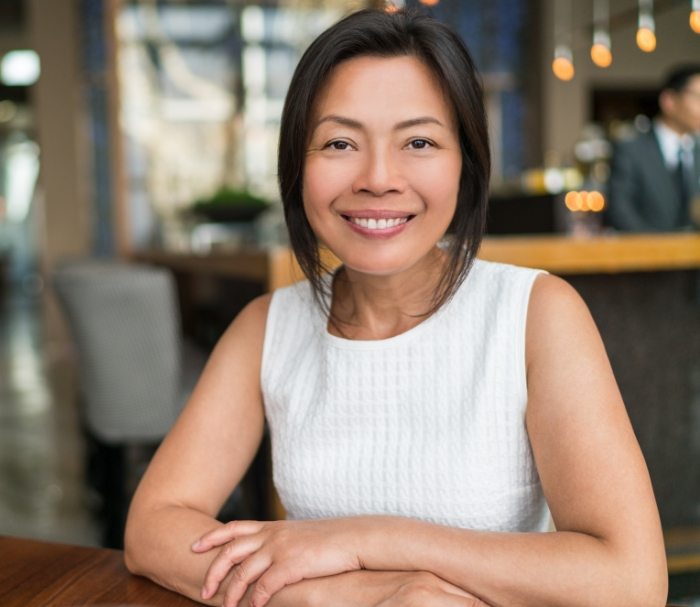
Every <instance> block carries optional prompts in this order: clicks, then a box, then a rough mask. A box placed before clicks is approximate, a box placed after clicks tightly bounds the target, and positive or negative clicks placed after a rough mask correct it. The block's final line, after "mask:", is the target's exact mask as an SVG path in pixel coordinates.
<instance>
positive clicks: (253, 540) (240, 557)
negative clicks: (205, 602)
mask: <svg viewBox="0 0 700 607" xmlns="http://www.w3.org/2000/svg"><path fill="white" fill-rule="evenodd" d="M262 543H263V540H262V538H261V537H259V536H255V535H253V536H247V537H246V536H244V537H240V538H236V539H234V540H232V541H230V542H229V543H228V544H226V545H225V546H224V547H223V548H222V549H221V551H220V552H219V554H218V555H217V556H216V558H215V559H214V560H213V561H212V562H211V565H209V569H208V570H207V573H206V575H205V576H204V583H203V584H202V593H201V595H202V598H203V599H210V598H211V597H213V596H214V595H215V594H216V592H217V590H218V589H219V585H220V584H221V582H222V581H223V580H224V578H225V577H226V576H227V575H228V574H229V571H231V569H232V568H233V567H234V566H236V565H239V563H240V564H241V565H242V564H243V562H244V560H245V559H247V560H248V561H250V560H251V559H250V558H248V557H250V555H251V554H254V553H256V552H257V551H258V550H259V549H260V547H261V546H262ZM251 558H252V557H251ZM253 562H257V561H253ZM241 565H239V566H238V568H237V570H240V569H241ZM268 566H269V564H268ZM262 571H264V569H263V570H262ZM262 571H260V572H259V573H258V574H257V576H256V577H255V578H254V579H257V577H258V576H259V575H260V574H261V573H262ZM248 577H250V576H249V575H246V578H248ZM243 592H245V588H243ZM242 594H243V593H241V596H242ZM239 598H240V596H239ZM234 604H235V603H234Z"/></svg>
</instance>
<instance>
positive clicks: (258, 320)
mask: <svg viewBox="0 0 700 607" xmlns="http://www.w3.org/2000/svg"><path fill="white" fill-rule="evenodd" d="M272 296H273V294H272V293H266V294H265V295H261V296H259V297H256V298H255V299H253V300H252V301H251V302H249V303H248V304H247V305H246V306H245V307H244V308H243V309H242V310H241V311H240V312H239V313H238V315H237V316H236V318H234V320H233V322H232V323H231V324H230V325H229V327H228V329H226V332H225V333H224V335H223V336H222V338H221V340H220V341H219V344H218V345H217V350H228V349H229V348H231V347H235V346H236V345H237V344H239V343H241V342H243V343H245V344H246V345H247V346H248V347H251V346H252V347H254V346H256V345H259V347H260V351H262V343H263V338H264V336H265V325H266V324H267V316H268V313H269V310H270V304H271V302H272Z"/></svg>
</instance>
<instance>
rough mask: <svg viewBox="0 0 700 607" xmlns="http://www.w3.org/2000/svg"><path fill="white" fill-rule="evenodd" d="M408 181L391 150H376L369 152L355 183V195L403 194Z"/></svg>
mask: <svg viewBox="0 0 700 607" xmlns="http://www.w3.org/2000/svg"><path fill="white" fill-rule="evenodd" d="M405 184H406V181H405V177H404V174H403V171H402V169H401V164H400V162H399V160H398V158H395V157H394V156H393V154H392V152H391V150H385V149H382V150H379V149H374V150H371V151H368V152H367V155H366V158H365V159H364V162H363V163H362V164H361V166H360V170H359V171H358V174H357V176H356V178H355V181H354V183H353V192H354V193H356V194H357V193H367V194H371V195H372V196H383V195H385V194H389V193H392V192H395V193H401V192H402V191H403V190H404V187H405Z"/></svg>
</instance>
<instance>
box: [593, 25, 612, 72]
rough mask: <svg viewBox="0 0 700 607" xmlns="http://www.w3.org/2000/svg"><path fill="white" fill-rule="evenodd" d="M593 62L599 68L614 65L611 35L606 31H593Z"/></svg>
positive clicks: (599, 29) (600, 29)
mask: <svg viewBox="0 0 700 607" xmlns="http://www.w3.org/2000/svg"><path fill="white" fill-rule="evenodd" d="M591 60H592V61H593V63H595V64H596V65H597V66H598V67H603V68H605V67H610V65H611V64H612V60H613V58H612V50H611V49H610V34H609V33H608V31H607V30H606V29H603V28H596V29H595V30H593V46H591Z"/></svg>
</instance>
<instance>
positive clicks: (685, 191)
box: [676, 147, 690, 226]
mask: <svg viewBox="0 0 700 607" xmlns="http://www.w3.org/2000/svg"><path fill="white" fill-rule="evenodd" d="M676 187H677V188H678V199H679V200H680V203H681V204H680V207H679V209H678V211H679V213H678V219H679V221H680V225H681V226H685V225H686V224H687V223H688V202H689V201H688V198H689V197H690V191H689V188H688V177H687V176H686V171H685V163H684V162H683V147H679V148H678V165H677V166H676Z"/></svg>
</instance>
